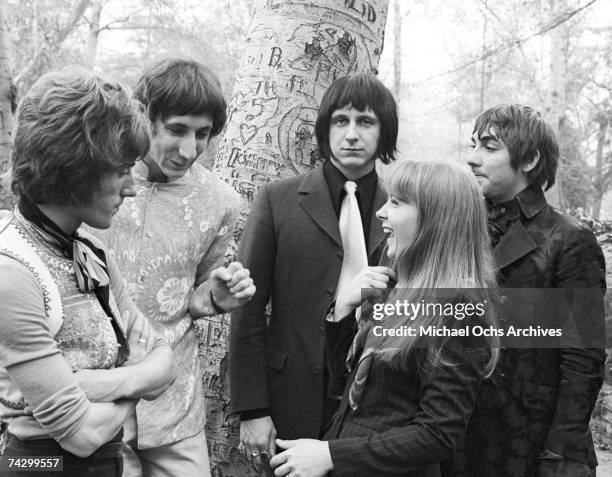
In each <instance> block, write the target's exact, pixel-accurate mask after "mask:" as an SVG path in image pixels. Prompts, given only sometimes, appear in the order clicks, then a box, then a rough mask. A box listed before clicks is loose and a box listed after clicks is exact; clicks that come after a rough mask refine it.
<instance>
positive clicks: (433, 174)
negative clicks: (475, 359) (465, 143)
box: [382, 161, 497, 373]
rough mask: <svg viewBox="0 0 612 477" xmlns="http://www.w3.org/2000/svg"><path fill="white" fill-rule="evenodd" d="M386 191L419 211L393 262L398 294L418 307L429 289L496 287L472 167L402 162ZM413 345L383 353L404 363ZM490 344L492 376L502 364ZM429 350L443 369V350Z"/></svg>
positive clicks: (395, 345) (391, 342)
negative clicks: (411, 236)
mask: <svg viewBox="0 0 612 477" xmlns="http://www.w3.org/2000/svg"><path fill="white" fill-rule="evenodd" d="M384 188H385V190H386V192H387V195H388V196H389V197H394V198H396V199H398V200H400V201H403V202H408V203H411V204H413V205H414V206H415V207H416V208H417V211H418V225H417V231H416V234H415V238H414V241H413V243H412V244H411V245H410V246H408V247H407V248H406V249H404V250H401V251H399V254H398V255H397V256H396V257H395V260H394V265H393V266H394V268H395V271H396V273H397V280H398V285H397V288H398V289H405V290H406V291H407V292H408V294H409V295H410V298H411V300H412V301H413V302H414V301H416V300H419V299H421V298H425V297H424V294H426V293H427V291H428V290H429V291H430V292H434V293H435V290H436V289H472V290H476V291H477V290H484V289H487V288H490V287H493V286H495V284H496V282H495V268H494V265H493V258H492V254H491V248H490V242H489V236H488V232H487V216H486V210H485V205H484V200H483V198H482V194H481V192H480V190H479V187H478V183H477V181H476V179H475V177H474V176H473V174H472V172H471V171H470V170H469V168H468V167H467V166H465V165H464V164H460V163H458V162H451V161H400V162H398V163H396V164H394V165H393V166H391V168H390V170H389V171H388V173H387V174H386V175H385V179H384ZM458 293H461V291H460V290H458ZM476 293H478V292H476ZM395 298H397V296H395ZM421 318H423V319H421ZM428 319H430V320H431V321H433V320H434V319H435V317H429V318H428V317H420V318H419V320H420V321H419V323H420V324H423V325H427V324H428V323H427V320H428ZM483 320H485V322H488V323H487V324H492V322H493V321H494V316H492V313H487V314H486V315H485V316H484V317H483ZM413 345H414V341H411V340H410V339H407V338H406V337H399V338H398V337H395V338H389V339H387V340H385V343H384V351H383V352H382V354H383V356H386V357H387V359H390V360H392V361H394V362H405V360H404V358H405V357H406V356H407V353H408V352H409V351H410V348H411V347H412V346H413ZM489 345H490V346H491V349H492V350H491V357H490V359H489V363H488V364H487V373H489V372H490V371H491V370H492V369H493V366H494V364H495V362H496V359H497V349H496V341H494V340H490V341H489ZM428 350H429V353H428V355H429V358H430V359H431V360H432V362H433V363H434V364H440V360H439V356H440V353H439V351H440V350H439V349H436V347H435V346H428Z"/></svg>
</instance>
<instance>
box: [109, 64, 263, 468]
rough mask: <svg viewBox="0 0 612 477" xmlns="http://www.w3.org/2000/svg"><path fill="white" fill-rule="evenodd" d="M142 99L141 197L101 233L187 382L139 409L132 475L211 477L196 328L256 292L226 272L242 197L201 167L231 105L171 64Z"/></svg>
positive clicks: (151, 75)
mask: <svg viewBox="0 0 612 477" xmlns="http://www.w3.org/2000/svg"><path fill="white" fill-rule="evenodd" d="M136 97H137V99H138V100H139V101H140V102H142V103H143V104H144V106H145V108H146V109H147V113H148V116H149V119H150V120H151V123H152V129H153V137H152V140H151V147H150V150H149V152H148V153H147V155H146V156H145V157H143V158H142V161H139V162H137V163H136V165H135V166H134V168H133V170H132V173H133V175H134V179H135V182H136V188H137V193H136V197H134V198H130V199H126V201H125V204H124V205H123V207H122V208H121V209H120V210H119V212H118V213H117V215H116V216H115V219H114V221H113V225H112V227H111V228H110V229H108V230H107V231H104V232H99V234H98V235H99V236H100V237H102V238H103V239H104V240H105V242H106V243H107V244H108V246H109V248H110V249H111V250H112V253H113V254H114V256H115V259H116V261H117V262H118V263H119V266H120V268H121V271H122V273H123V276H124V277H125V279H126V281H127V284H128V289H129V291H130V295H131V296H132V298H133V299H134V301H135V302H136V304H137V305H138V306H139V308H140V309H141V310H142V312H143V313H144V314H145V315H146V316H148V317H149V319H150V321H151V322H152V324H153V325H154V327H155V328H156V330H157V331H158V332H159V333H160V334H161V335H162V336H164V337H165V338H167V339H168V340H169V341H170V342H171V343H172V344H173V347H174V351H175V355H176V362H177V368H178V374H177V378H176V381H175V382H174V384H173V385H172V386H171V387H170V388H169V389H168V390H167V391H166V392H164V393H163V394H162V395H161V396H159V398H157V399H156V400H155V401H151V402H143V403H141V404H139V405H138V406H137V408H136V419H135V421H132V422H135V423H136V427H135V429H131V431H132V432H129V431H130V429H129V428H128V429H127V431H128V432H126V439H125V441H124V451H125V452H124V458H125V469H124V474H123V475H124V476H129V477H132V476H138V477H140V476H154V477H157V476H172V477H180V476H185V477H191V476H194V475H198V476H207V475H210V466H209V460H208V451H207V448H206V438H205V435H204V424H205V421H206V414H205V403H204V398H203V392H202V380H201V372H200V368H199V363H198V345H197V342H196V333H195V327H194V319H196V318H200V317H202V316H211V315H216V314H219V313H223V312H229V311H231V310H234V309H236V308H237V307H239V306H241V305H243V304H244V303H246V302H247V301H248V300H249V299H250V298H251V296H252V295H253V294H254V292H255V287H254V286H253V282H252V280H251V278H250V277H249V272H248V270H246V269H245V268H243V267H242V265H241V264H240V263H238V262H233V263H231V264H229V265H228V267H227V268H224V267H223V263H224V256H225V252H226V250H227V247H228V244H229V240H230V238H231V235H232V233H233V231H234V227H235V224H236V221H237V218H238V213H239V197H238V195H237V194H236V192H234V191H233V190H232V189H231V188H230V187H229V186H228V185H227V184H225V183H224V182H223V181H221V180H220V179H219V178H217V177H216V176H215V175H214V174H212V173H211V172H210V171H208V170H207V169H205V168H204V167H202V166H200V165H199V164H196V163H195V160H196V158H197V157H198V156H199V155H200V154H201V153H202V152H203V151H204V150H205V148H206V147H207V146H208V142H209V139H210V138H211V137H214V136H216V135H217V134H219V133H220V132H221V130H222V128H223V125H224V124H225V120H226V113H225V109H226V103H225V100H224V99H223V96H222V94H221V89H220V85H219V81H218V79H217V77H216V76H215V75H214V73H212V72H211V71H210V70H209V69H208V68H207V67H205V66H204V65H202V64H199V63H196V62H194V61H185V60H165V61H162V62H160V63H158V64H156V65H154V66H153V67H151V68H149V69H148V70H147V71H145V73H144V74H143V76H142V77H141V78H140V80H139V82H138V85H137V87H136Z"/></svg>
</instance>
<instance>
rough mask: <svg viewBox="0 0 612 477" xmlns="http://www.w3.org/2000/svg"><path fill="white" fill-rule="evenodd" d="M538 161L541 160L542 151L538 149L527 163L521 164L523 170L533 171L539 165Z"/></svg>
mask: <svg viewBox="0 0 612 477" xmlns="http://www.w3.org/2000/svg"><path fill="white" fill-rule="evenodd" d="M538 162H540V151H536V153H535V154H534V155H533V158H532V159H531V161H529V162H526V163H525V164H523V165H522V166H521V171H522V172H525V173H527V172H529V171H532V170H533V169H534V168H535V166H537V165H538Z"/></svg>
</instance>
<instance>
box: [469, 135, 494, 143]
mask: <svg viewBox="0 0 612 477" xmlns="http://www.w3.org/2000/svg"><path fill="white" fill-rule="evenodd" d="M470 139H471V141H472V142H476V141H475V140H474V136H472V137H471V138H470ZM478 140H479V141H480V142H487V141H495V142H501V139H499V138H498V137H495V136H492V135H490V134H489V135H487V136H480V137H478Z"/></svg>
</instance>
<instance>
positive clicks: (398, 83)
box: [393, 0, 402, 104]
mask: <svg viewBox="0 0 612 477" xmlns="http://www.w3.org/2000/svg"><path fill="white" fill-rule="evenodd" d="M393 88H394V91H393V93H394V96H395V101H397V103H398V104H399V103H400V101H401V100H402V8H401V4H400V0H393Z"/></svg>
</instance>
